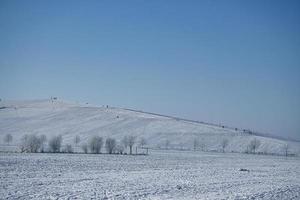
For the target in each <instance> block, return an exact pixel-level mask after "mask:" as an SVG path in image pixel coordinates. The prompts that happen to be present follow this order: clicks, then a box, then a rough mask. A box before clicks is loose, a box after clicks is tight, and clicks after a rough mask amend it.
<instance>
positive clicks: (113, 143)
mask: <svg viewBox="0 0 300 200" xmlns="http://www.w3.org/2000/svg"><path fill="white" fill-rule="evenodd" d="M80 141H81V140H80V137H79V136H75V138H74V143H75V146H78V145H79V143H80ZM46 142H47V137H46V136H45V135H35V134H29V135H27V134H26V135H24V136H23V137H22V139H21V144H20V149H21V152H30V153H37V152H45V151H46V148H45V147H46ZM136 143H137V137H135V136H132V135H129V136H125V137H124V138H123V139H122V140H121V141H120V142H118V141H117V140H116V139H114V138H106V140H105V142H104V139H103V138H102V137H100V136H93V137H91V138H90V139H89V140H88V143H84V144H82V145H81V148H82V150H83V152H84V153H95V154H99V153H101V150H102V148H103V147H105V150H106V152H107V153H109V154H116V153H118V154H124V153H126V150H127V149H128V148H129V154H133V153H132V152H133V151H132V150H133V146H134V145H135V144H136ZM138 144H139V146H140V147H144V145H146V144H147V142H146V140H145V139H144V138H140V140H139V143H138ZM47 152H53V153H58V152H66V153H73V152H74V150H73V146H72V145H71V144H67V145H65V146H64V148H62V136H61V135H58V136H53V137H51V138H50V139H49V141H48V149H47Z"/></svg>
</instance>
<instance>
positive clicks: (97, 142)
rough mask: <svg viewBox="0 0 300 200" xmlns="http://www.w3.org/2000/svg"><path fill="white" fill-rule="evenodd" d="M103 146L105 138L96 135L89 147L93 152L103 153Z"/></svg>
mask: <svg viewBox="0 0 300 200" xmlns="http://www.w3.org/2000/svg"><path fill="white" fill-rule="evenodd" d="M102 146H103V139H102V137H99V136H94V137H92V138H91V139H90V141H89V148H90V151H91V153H97V154H98V153H101V149H102Z"/></svg>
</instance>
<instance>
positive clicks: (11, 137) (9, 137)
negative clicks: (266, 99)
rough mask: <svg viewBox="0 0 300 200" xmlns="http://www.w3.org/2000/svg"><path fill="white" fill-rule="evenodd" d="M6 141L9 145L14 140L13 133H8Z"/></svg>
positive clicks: (5, 137)
mask: <svg viewBox="0 0 300 200" xmlns="http://www.w3.org/2000/svg"><path fill="white" fill-rule="evenodd" d="M3 140H4V142H5V143H6V144H7V145H9V143H11V142H12V140H13V136H12V135H11V134H9V133H8V134H6V135H5V136H4V139H3Z"/></svg>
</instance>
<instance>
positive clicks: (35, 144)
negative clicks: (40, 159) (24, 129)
mask: <svg viewBox="0 0 300 200" xmlns="http://www.w3.org/2000/svg"><path fill="white" fill-rule="evenodd" d="M41 144H42V142H41V140H40V137H38V136H36V135H33V134H31V135H25V136H23V138H22V140H21V151H22V152H29V153H37V152H38V151H39V149H40V148H41Z"/></svg>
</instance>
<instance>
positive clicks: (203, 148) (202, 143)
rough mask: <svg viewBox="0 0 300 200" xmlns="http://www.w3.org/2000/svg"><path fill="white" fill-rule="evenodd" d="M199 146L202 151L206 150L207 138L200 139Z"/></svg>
mask: <svg viewBox="0 0 300 200" xmlns="http://www.w3.org/2000/svg"><path fill="white" fill-rule="evenodd" d="M199 146H200V149H201V151H205V149H206V143H205V140H204V139H203V138H202V139H201V140H200V145H199Z"/></svg>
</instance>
